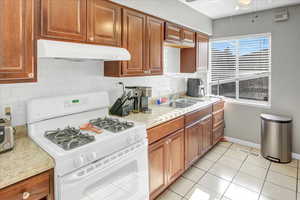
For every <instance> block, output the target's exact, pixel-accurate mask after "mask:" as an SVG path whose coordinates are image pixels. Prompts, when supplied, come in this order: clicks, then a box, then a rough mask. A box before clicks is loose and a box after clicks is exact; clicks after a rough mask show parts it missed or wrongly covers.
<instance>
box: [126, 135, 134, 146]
mask: <svg viewBox="0 0 300 200" xmlns="http://www.w3.org/2000/svg"><path fill="white" fill-rule="evenodd" d="M133 139H134V138H133V137H131V136H128V138H127V144H128V145H130V144H132V143H133Z"/></svg>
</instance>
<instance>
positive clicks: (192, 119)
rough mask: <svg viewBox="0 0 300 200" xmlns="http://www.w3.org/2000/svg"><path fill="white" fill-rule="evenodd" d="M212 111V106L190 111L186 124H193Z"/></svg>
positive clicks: (186, 117) (186, 116)
mask: <svg viewBox="0 0 300 200" xmlns="http://www.w3.org/2000/svg"><path fill="white" fill-rule="evenodd" d="M211 113H212V106H209V107H207V108H203V109H201V110H197V111H194V112H192V113H188V114H186V115H185V124H186V125H189V124H192V123H193V122H196V121H198V120H199V119H201V118H203V117H205V116H207V115H209V114H211Z"/></svg>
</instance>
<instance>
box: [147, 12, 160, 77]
mask: <svg viewBox="0 0 300 200" xmlns="http://www.w3.org/2000/svg"><path fill="white" fill-rule="evenodd" d="M163 43H164V21H162V20H159V19H156V18H152V17H147V50H148V52H147V56H146V58H147V62H146V63H147V64H146V65H147V66H146V68H147V69H148V70H150V73H151V74H152V75H160V74H162V73H163Z"/></svg>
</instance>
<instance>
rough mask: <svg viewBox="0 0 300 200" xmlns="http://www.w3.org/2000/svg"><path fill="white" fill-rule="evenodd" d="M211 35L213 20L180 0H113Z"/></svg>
mask: <svg viewBox="0 0 300 200" xmlns="http://www.w3.org/2000/svg"><path fill="white" fill-rule="evenodd" d="M112 1H114V2H116V3H120V4H122V5H125V6H128V7H130V8H134V9H137V10H140V11H143V12H145V13H148V14H152V15H154V16H158V17H160V18H163V19H165V20H168V21H171V22H174V23H178V24H181V25H185V26H187V27H191V28H193V29H195V30H198V31H200V32H203V33H206V34H208V35H211V33H212V20H211V19H210V18H208V17H207V16H205V15H203V14H201V13H199V12H197V11H196V10H194V9H192V8H190V7H188V6H187V5H185V4H184V3H181V2H180V1H178V0H112Z"/></svg>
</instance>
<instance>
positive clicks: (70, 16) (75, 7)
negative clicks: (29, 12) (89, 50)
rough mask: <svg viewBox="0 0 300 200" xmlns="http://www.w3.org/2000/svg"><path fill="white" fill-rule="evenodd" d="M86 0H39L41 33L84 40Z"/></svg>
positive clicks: (43, 35)
mask: <svg viewBox="0 0 300 200" xmlns="http://www.w3.org/2000/svg"><path fill="white" fill-rule="evenodd" d="M86 11H87V0H41V35H42V37H47V38H56V39H63V40H74V41H86V28H87V26H86V22H87V20H86V17H87V13H86Z"/></svg>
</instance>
